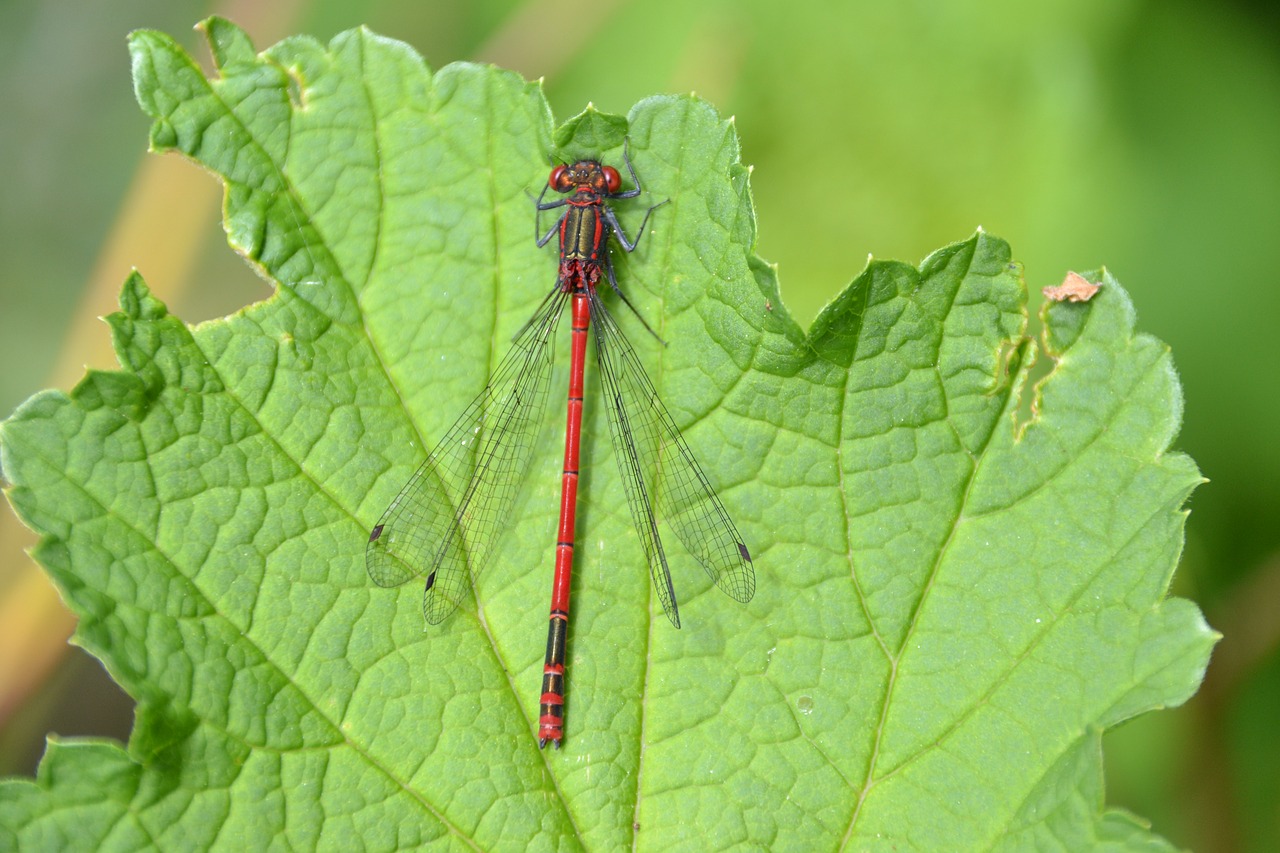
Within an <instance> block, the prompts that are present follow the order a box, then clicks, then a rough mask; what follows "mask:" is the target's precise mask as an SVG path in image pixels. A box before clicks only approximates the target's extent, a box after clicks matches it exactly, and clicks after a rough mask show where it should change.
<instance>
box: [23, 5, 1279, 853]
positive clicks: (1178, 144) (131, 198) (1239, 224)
mask: <svg viewBox="0 0 1280 853" xmlns="http://www.w3.org/2000/svg"><path fill="white" fill-rule="evenodd" d="M213 13H217V14H222V15H225V16H227V17H230V18H232V19H233V20H235V21H237V23H239V24H240V25H241V26H243V27H244V28H245V29H247V30H248V31H249V33H250V34H251V35H252V36H253V37H254V39H255V40H256V42H257V44H258V45H259V47H266V46H268V45H269V44H271V43H272V42H274V41H275V40H277V39H279V38H281V37H283V36H285V35H288V34H291V33H297V32H302V33H309V34H312V35H315V36H317V37H319V38H321V39H324V40H327V39H328V38H330V37H332V36H333V35H334V34H335V33H337V32H339V31H340V30H343V29H347V28H349V27H352V26H355V25H357V24H361V23H363V24H367V25H368V26H370V27H371V28H372V29H374V30H376V31H378V32H380V33H382V34H384V35H387V36H391V37H394V38H398V39H401V40H403V41H406V42H408V43H410V44H412V45H413V46H414V47H415V48H416V49H417V50H418V51H419V52H421V53H422V54H423V55H424V56H425V57H426V59H427V61H428V63H429V64H430V65H431V66H432V67H437V68H438V67H440V66H441V65H444V64H446V63H448V62H452V61H454V60H462V59H469V60H484V61H489V62H494V63H497V64H499V65H503V66H506V67H509V68H513V69H515V70H517V71H519V72H521V73H522V74H524V75H525V76H526V77H528V78H531V79H532V78H539V77H542V78H544V79H545V84H546V92H547V95H548V97H549V98H550V100H551V104H552V107H553V108H554V110H555V112H556V115H557V117H558V118H559V119H561V120H563V119H565V118H568V117H569V116H571V115H573V114H575V113H576V112H578V111H579V110H580V109H581V108H582V107H583V106H584V105H585V104H586V103H587V102H588V101H591V102H594V103H595V104H596V105H597V106H598V107H600V108H601V109H603V110H606V111H612V112H619V113H625V112H626V111H627V110H628V109H629V107H630V106H631V105H632V104H633V103H634V102H635V101H636V100H637V99H639V98H641V97H644V96H646V95H649V94H652V93H656V92H685V91H691V90H692V91H696V92H697V93H698V94H700V95H702V96H704V97H706V98H707V99H709V100H710V101H712V102H713V103H715V104H716V105H717V106H718V107H719V109H720V110H721V112H722V114H724V115H726V116H728V115H735V116H736V117H737V128H738V132H739V134H740V137H741V140H742V151H743V160H744V161H745V162H746V163H748V164H751V165H754V167H755V171H754V174H753V178H752V187H753V190H754V193H755V201H756V207H757V213H758V215H759V225H760V230H759V234H760V242H759V252H760V254H761V255H762V256H763V257H765V258H766V259H768V260H770V261H774V262H777V263H778V264H779V265H780V274H781V281H782V288H783V296H784V299H785V301H786V306H787V308H788V309H789V310H790V311H791V312H792V313H793V314H794V315H796V317H797V318H798V319H799V320H800V321H801V322H802V323H803V324H806V325H807V323H808V322H809V321H810V320H811V319H812V318H813V316H814V315H815V314H816V313H817V311H818V310H819V308H820V307H821V306H822V305H823V304H824V303H825V302H826V300H828V299H829V298H830V297H832V296H833V295H834V294H835V293H836V292H838V291H839V290H840V289H841V288H842V287H843V286H844V285H845V284H846V283H847V282H848V281H849V280H850V279H851V278H852V277H853V276H854V275H855V274H856V273H857V272H858V271H859V270H860V269H861V268H862V266H863V264H864V263H865V260H866V257H867V255H868V254H875V255H876V256H880V257H892V258H899V259H902V260H909V261H913V262H914V261H919V260H920V259H921V258H922V257H923V256H924V255H925V254H927V253H928V252H930V251H931V250H933V249H935V248H937V247H939V246H942V245H943V244H945V243H948V242H952V241H954V240H958V239H962V238H964V237H966V236H968V235H969V234H970V233H972V231H973V230H974V228H976V227H977V226H979V225H980V226H982V227H984V228H986V229H987V230H988V231H991V232H992V233H995V234H997V235H999V236H1001V237H1004V238H1006V239H1008V240H1009V241H1010V242H1011V243H1012V245H1013V248H1014V253H1015V256H1016V257H1017V258H1019V259H1020V260H1021V261H1023V262H1024V264H1025V265H1026V273H1027V281H1028V285H1029V287H1030V288H1031V291H1032V293H1033V300H1038V293H1039V289H1040V287H1042V286H1044V285H1048V284H1057V283H1058V282H1059V281H1060V280H1061V279H1062V277H1063V275H1064V273H1065V272H1066V271H1067V270H1068V269H1076V270H1087V269H1092V268H1096V267H1098V266H1100V265H1102V264H1106V265H1107V266H1109V267H1110V268H1111V270H1112V271H1113V272H1114V273H1115V274H1116V275H1117V276H1118V277H1119V278H1120V280H1121V281H1122V282H1124V284H1125V285H1126V287H1128V289H1129V290H1130V291H1131V293H1132V294H1133V298H1134V301H1135V302H1136V304H1137V307H1138V312H1139V328H1140V329H1141V330H1143V331H1145V332H1149V333H1151V334H1154V335H1156V336H1158V337H1160V338H1161V339H1163V340H1164V341H1166V342H1167V343H1169V344H1170V345H1171V346H1172V348H1173V353H1174V358H1175V361H1176V363H1177V366H1178V368H1179V370H1180V372H1181V375H1182V378H1183V381H1184V388H1185V395H1186V417H1185V427H1184V429H1183V431H1182V434H1181V436H1180V437H1179V439H1178V441H1177V447H1178V448H1179V449H1181V450H1185V451H1187V452H1188V453H1190V454H1191V455H1192V456H1193V457H1194V458H1195V459H1196V461H1197V462H1198V463H1199V465H1200V467H1201V470H1202V471H1203V472H1204V473H1205V475H1206V476H1207V477H1209V478H1210V479H1211V481H1212V482H1210V483H1209V484H1208V485H1205V486H1203V487H1201V488H1200V489H1199V490H1198V491H1197V492H1196V493H1195V495H1194V496H1193V497H1192V499H1191V509H1192V510H1193V512H1192V515H1191V518H1190V522H1189V525H1188V527H1187V548H1186V551H1185V554H1184V557H1183V562H1182V566H1181V568H1180V570H1179V573H1178V575H1177V577H1176V579H1175V583H1174V591H1175V592H1176V593H1177V594H1180V595H1186V596H1190V597H1192V598H1194V599H1196V600H1197V601H1198V602H1199V603H1200V604H1201V606H1202V607H1203V608H1204V610H1205V612H1206V614H1207V616H1208V617H1209V620H1210V622H1211V623H1212V624H1213V625H1214V627H1216V628H1217V629H1218V630H1220V631H1222V632H1223V633H1224V634H1225V635H1226V638H1225V640H1224V641H1223V642H1222V644H1221V645H1220V646H1219V648H1218V650H1217V651H1216V653H1215V656H1214V660H1213V665H1212V667H1211V668H1210V672H1209V676H1208V679H1207V681H1206V683H1205V686H1204V687H1203V689H1202V690H1201V692H1200V694H1199V695H1198V696H1197V697H1196V698H1195V699H1194V700H1192V701H1191V702H1190V703H1189V704H1188V705H1187V706H1185V707H1183V708H1180V709H1177V710H1175V711H1168V712H1163V713H1159V714H1149V715H1147V716H1146V717H1144V718H1141V719H1138V720H1136V721H1133V722H1131V723H1129V724H1127V725H1125V726H1123V727H1121V728H1120V729H1118V730H1116V731H1115V732H1113V733H1111V734H1109V735H1108V736H1107V740H1106V750H1107V756H1106V767H1107V777H1108V778H1107V783H1108V790H1107V799H1108V801H1109V802H1111V803H1114V804H1119V805H1124V806H1127V807H1129V808H1131V809H1133V810H1134V811H1135V812H1137V813H1138V814H1140V815H1143V816H1145V817H1147V818H1149V819H1150V820H1151V821H1152V822H1153V824H1154V826H1155V828H1156V829H1157V830H1158V831H1159V832H1160V833H1162V834H1164V835H1165V836H1166V837H1168V838H1169V839H1171V840H1173V841H1174V842H1176V843H1178V844H1181V845H1185V846H1190V847H1194V848H1196V849H1198V850H1258V851H1263V850H1277V849H1280V773H1278V772H1277V770H1276V768H1277V766H1280V726H1277V725H1276V723H1277V722H1280V655H1277V653H1276V648H1277V644H1278V642H1280V606H1277V605H1280V547H1278V546H1280V526H1278V525H1277V523H1276V515H1277V508H1280V441H1278V440H1277V439H1278V438H1280V395H1277V394H1276V393H1274V389H1275V387H1276V384H1277V375H1278V374H1280V369H1278V368H1280V349H1278V348H1277V347H1276V345H1275V343H1274V342H1273V339H1272V337H1271V335H1272V334H1273V329H1274V326H1275V324H1276V320H1277V319H1278V318H1280V282H1278V281H1277V278H1278V277H1280V276H1277V273H1276V270H1277V269H1280V227H1278V226H1280V213H1277V206H1278V205H1280V11H1278V10H1277V8H1276V5H1275V4H1273V3H1265V2H1262V0H1256V2H1249V0H1235V2H1219V3H1207V2H1200V3H1196V2H1189V0H1183V1H1182V2H1178V0H1173V2H1154V0H1146V2H1144V0H1132V2H1117V0H1072V2H1069V3H1068V2H1045V3H1038V4H1030V3H1025V2H1015V0H985V2H951V3H941V2H939V3H901V4H883V3H869V2H834V0H833V1H832V2H818V0H791V2H786V3H778V2H774V0H733V2H730V0H720V2H701V3H699V2H690V0H645V1H644V2H626V0H589V2H588V0H528V2H521V0H481V2H471V3H467V4H461V3H455V2H446V0H429V1H428V2H421V1H419V2H410V0H385V2H375V0H363V2H361V0H342V2H338V0H310V2H306V0H276V2H272V3H255V2H251V0H239V2H224V3H208V2H193V0H165V2H143V0H112V2H110V3H84V2H74V0H3V2H0V116H3V119H0V170H2V172H0V186H2V187H3V191H2V192H0V242H2V245H0V270H2V273H0V275H2V279H0V363H2V364H3V365H4V367H5V369H4V370H3V371H0V415H3V414H7V413H8V412H10V411H12V409H13V408H14V407H15V406H17V405H18V404H19V403H20V402H21V401H22V400H23V399H25V398H26V397H27V396H29V395H30V394H32V393H34V392H35V391H37V390H39V389H41V388H43V387H46V386H56V387H62V388H69V387H70V386H71V385H72V384H73V383H74V382H75V381H76V379H77V378H78V376H79V375H80V374H81V372H82V369H83V366H84V365H85V364H86V363H88V364H91V365H93V366H97V367H104V368H107V367H111V366H113V361H112V359H111V357H110V351H109V349H108V346H107V330H106V327H105V326H104V325H102V324H101V323H99V322H96V321H95V320H94V319H93V318H94V317H96V316H97V315H101V314H105V313H107V312H109V311H110V310H112V308H113V305H114V299H115V293H116V291H117V289H118V287H119V285H120V283H121V282H122V281H123V279H124V277H125V276H126V274H127V273H128V271H129V267H130V266H137V267H138V268H140V269H141V270H142V272H143V274H144V275H145V276H146V277H147V279H148V281H149V283H150V284H151V286H152V287H153V288H154V289H155V290H156V291H157V293H158V294H159V295H160V296H161V297H162V298H164V299H165V300H166V301H168V302H169V304H170V307H171V308H172V309H173V310H174V311H175V313H177V314H178V315H179V316H182V317H184V318H185V319H187V320H188V321H193V322H194V321H199V320H204V319H208V318H211V317H215V316H219V315H220V314H222V313H225V312H228V311H231V310H234V309H235V308H237V307H239V306H240V305H242V304H244V303H245V302H247V301H251V300H254V299H258V298H261V297H263V296H265V295H266V294H267V293H268V289H267V286H266V284H265V283H264V282H262V281H261V280H259V279H258V278H256V277H255V275H254V274H253V273H252V272H251V271H250V270H249V268H248V267H246V266H245V265H243V264H242V263H241V262H240V261H239V259H238V258H237V257H236V256H235V255H233V254H232V253H231V252H230V251H229V250H227V248H226V245H225V243H224V242H223V235H222V231H221V228H220V227H219V224H218V205H219V202H220V188H219V186H218V184H217V183H216V182H215V181H214V179H212V178H211V177H209V176H208V175H205V174H203V173H201V172H200V171H199V170H198V169H195V168H193V167H191V166H189V165H187V164H185V163H182V162H181V161H179V160H177V159H176V158H157V157H147V155H145V153H144V150H145V147H146V133H147V128H148V122H147V120H146V119H145V118H144V117H143V115H142V114H141V112H140V111H139V110H138V108H137V106H136V105H135V103H134V101H133V96H132V89H131V86H130V81H129V67H128V57H127V54H126V52H125V34H126V33H127V32H128V31H129V30H131V29H133V28H137V27H154V28H158V29H162V30H165V31H167V32H169V33H171V34H174V35H176V36H177V37H179V38H180V39H183V40H184V41H185V43H186V44H187V45H188V47H189V48H190V49H192V50H193V51H195V52H196V55H197V56H200V57H205V56H207V53H206V52H205V51H204V49H203V46H202V45H201V44H200V41H199V39H198V37H197V34H196V33H194V32H192V30H191V27H192V24H194V23H195V22H196V21H198V20H200V19H202V18H204V17H205V16H207V15H209V14H213ZM1268 389H1273V390H1268ZM3 516H4V518H3V521H2V522H0V537H2V538H0V773H19V772H21V773H29V772H31V769H32V768H33V766H34V763H35V761H36V760H37V759H38V757H39V755H40V752H41V750H42V749H43V738H44V736H45V734H46V732H50V731H56V732H59V733H61V734H64V735H72V734H89V733H91V734H113V735H115V736H117V737H127V733H128V728H129V725H130V722H131V720H130V704H129V702H128V700H127V699H126V698H125V697H123V696H121V695H120V694H119V692H118V691H115V690H114V689H113V688H112V686H111V685H110V682H109V680H108V679H107V678H106V676H105V675H104V674H103V673H102V671H101V667H100V666H99V665H98V664H97V663H96V662H95V661H93V660H92V659H89V658H87V657H86V656H85V655H83V653H80V652H78V651H72V652H70V653H68V652H67V649H66V646H65V645H64V643H63V640H64V638H65V636H66V634H67V633H68V631H69V630H70V624H71V623H70V621H69V619H68V617H67V616H66V615H65V614H64V613H61V612H60V611H59V609H58V607H57V605H56V597H55V596H51V595H50V594H49V593H48V591H47V587H46V586H45V585H44V583H43V581H42V578H41V576H40V575H39V573H38V572H37V571H36V570H34V569H33V568H32V567H31V564H30V562H29V560H27V558H26V557H24V556H23V554H22V553H21V549H22V548H23V547H26V546H29V545H30V544H31V542H32V539H31V537H30V535H29V534H27V533H26V532H25V531H23V530H21V529H20V527H19V525H17V523H16V522H15V521H14V519H13V517H12V514H11V513H9V512H8V511H7V510H5V511H4V512H3Z"/></svg>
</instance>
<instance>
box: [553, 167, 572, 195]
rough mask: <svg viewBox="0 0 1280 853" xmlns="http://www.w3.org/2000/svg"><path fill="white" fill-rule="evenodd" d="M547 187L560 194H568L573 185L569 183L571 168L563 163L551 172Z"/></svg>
mask: <svg viewBox="0 0 1280 853" xmlns="http://www.w3.org/2000/svg"><path fill="white" fill-rule="evenodd" d="M547 186H549V187H551V189H553V190H555V191H556V192H559V193H564V192H568V191H569V189H570V188H571V187H572V186H573V184H572V183H571V182H570V181H569V167H568V166H566V165H564V164H563V163H562V164H560V165H559V166H556V167H555V168H554V169H552V170H551V177H550V178H547Z"/></svg>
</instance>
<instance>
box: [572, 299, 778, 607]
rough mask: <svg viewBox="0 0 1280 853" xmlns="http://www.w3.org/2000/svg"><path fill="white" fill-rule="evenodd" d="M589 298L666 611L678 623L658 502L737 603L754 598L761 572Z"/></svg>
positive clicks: (624, 458) (618, 449)
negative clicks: (659, 521) (658, 521)
mask: <svg viewBox="0 0 1280 853" xmlns="http://www.w3.org/2000/svg"><path fill="white" fill-rule="evenodd" d="M590 298H591V327H592V329H593V330H594V332H595V342H596V356H597V358H598V359H599V362H600V383H601V385H602V387H603V389H604V397H605V406H606V408H607V409H608V410H609V427H610V431H611V432H612V434H613V450H614V455H616V456H617V458H618V465H619V466H620V467H621V469H622V483H623V486H624V488H625V490H626V493H627V503H628V504H629V505H630V507H631V517H632V519H633V520H634V521H635V525H636V531H637V532H638V533H639V535H640V541H641V543H642V544H643V546H644V552H645V558H646V559H647V560H648V562H649V574H650V575H651V576H652V577H653V585H654V587H655V588H656V589H657V592H658V599H659V600H660V601H661V602H662V609H663V610H664V611H666V614H667V618H669V619H670V620H671V622H672V624H674V625H675V626H676V627H677V628H679V627H680V614H679V608H678V605H677V603H676V594H675V588H674V587H673V586H672V584H671V572H670V571H669V570H668V568H667V556H666V552H665V551H664V550H663V547H662V539H661V538H660V537H659V535H658V526H657V519H656V518H655V515H654V511H653V508H654V507H655V506H656V507H657V508H658V515H660V516H661V517H662V519H663V520H664V521H665V522H666V523H667V524H669V525H670V526H671V528H672V529H673V530H675V532H676V536H677V537H678V538H679V539H680V541H681V543H683V544H684V547H685V548H686V549H688V551H689V553H690V554H692V555H693V556H694V557H695V558H696V559H697V560H698V562H699V563H701V564H702V568H704V569H705V570H706V572H707V575H708V576H709V577H710V578H711V580H712V581H713V582H714V583H715V585H716V586H718V587H719V588H720V589H722V590H724V592H726V593H728V594H729V595H730V596H732V597H733V598H734V599H735V600H737V601H741V602H744V603H745V602H748V601H750V600H751V597H752V596H753V595H754V594H755V591H756V574H755V569H754V567H753V566H752V565H751V555H750V554H749V553H748V552H747V546H746V545H744V544H743V542H742V536H741V535H739V533H738V529H737V528H736V527H734V525H733V521H732V519H730V518H729V513H728V512H726V511H725V508H724V505H723V504H722V503H720V499H719V498H718V497H716V493H715V491H714V490H713V489H712V488H711V484H710V483H709V482H707V478H706V475H705V474H703V473H702V468H701V467H699V465H698V462H697V460H696V459H694V457H693V453H692V451H690V450H689V445H688V444H687V443H686V442H685V440H684V438H683V437H681V435H680V431H679V430H678V429H677V428H676V425H675V421H673V420H672V419H671V415H670V414H669V413H668V412H667V409H666V407H665V406H663V405H662V401H661V400H659V399H658V394H657V391H655V390H654V387H653V383H652V382H650V381H649V377H648V375H647V374H646V373H645V372H644V368H643V367H642V366H641V364H640V359H639V358H638V357H637V356H636V354H635V350H633V349H632V348H631V344H630V343H628V342H627V339H626V338H625V337H623V335H622V331H621V330H620V329H619V328H618V326H617V324H616V323H615V322H614V320H613V317H612V316H610V314H609V312H608V311H607V310H605V307H604V303H603V302H602V301H601V300H600V296H599V294H597V293H596V292H595V291H594V290H591V291H590Z"/></svg>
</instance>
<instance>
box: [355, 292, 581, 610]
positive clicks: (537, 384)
mask: <svg viewBox="0 0 1280 853" xmlns="http://www.w3.org/2000/svg"><path fill="white" fill-rule="evenodd" d="M566 298H567V294H564V293H563V292H561V290H560V288H558V287H557V288H556V289H555V290H553V291H552V292H551V293H550V294H548V295H547V298H546V300H544V301H543V303H542V307H541V308H539V309H538V312H537V313H536V314H535V315H534V317H533V319H531V320H530V321H529V322H528V323H527V324H526V325H525V327H524V328H523V329H521V331H520V333H519V334H518V335H517V336H516V339H515V341H514V343H513V344H512V346H511V350H510V351H509V352H508V353H507V354H506V355H505V356H504V357H503V359H502V362H501V363H500V364H499V365H498V368H497V370H495V371H494V373H493V375H492V376H491V377H490V379H489V384H488V385H486V386H485V388H484V390H483V391H481V392H480V395H479V396H478V397H476V399H475V400H474V401H473V402H472V403H471V405H470V406H468V407H467V410H466V411H465V412H463V413H462V417H460V418H458V420H457V422H456V423H455V424H454V425H453V426H452V427H450V428H449V431H448V432H447V433H446V434H445V436H444V438H442V439H441V440H440V443H439V444H437V445H436V447H435V449H434V450H432V451H431V455H430V456H428V457H427V461H425V462H423V463H422V465H421V467H419V468H418V470H417V471H416V472H414V474H413V476H412V477H410V478H409V482H408V483H406V484H405V486H404V488H403V489H401V490H400V494H399V495H397V496H396V499H395V500H393V501H392V502H391V505H390V506H388V507H387V511H386V512H384V513H383V514H382V518H381V519H380V520H379V521H378V523H377V525H375V526H374V528H373V531H372V532H371V533H370V534H369V544H368V546H367V548H366V550H365V566H366V568H367V569H368V571H369V577H370V578H372V579H373V582H374V583H376V584H378V585H379V586H399V585H400V584H402V583H404V582H406V581H408V580H410V579H411V578H414V577H417V576H418V575H421V574H423V573H424V572H426V573H427V582H426V590H425V594H424V596H423V603H422V609H423V614H424V615H425V616H426V619H427V621H428V622H430V623H431V624H433V625H434V624H437V623H439V622H441V621H443V620H444V618H445V617H446V616H448V615H449V614H450V613H452V612H453V611H454V610H455V609H456V608H457V606H458V603H459V601H460V600H461V599H462V596H463V595H465V594H466V592H467V590H468V588H469V587H470V585H471V583H472V582H474V580H475V578H476V577H477V576H478V575H479V574H480V572H481V571H482V570H483V569H484V567H485V565H486V563H487V562H488V560H489V557H490V555H491V553H492V551H493V548H492V546H493V542H494V540H495V539H496V538H498V535H499V534H500V533H501V527H500V524H502V523H503V522H507V521H509V520H510V514H511V507H512V504H513V503H514V501H515V497H516V493H517V492H518V491H519V488H520V483H521V482H522V481H523V480H524V479H525V474H526V472H527V471H528V469H529V461H530V457H531V454H532V450H533V443H534V441H535V440H536V438H537V434H538V429H539V426H540V425H541V423H542V415H543V412H544V411H545V410H546V401H547V386H548V385H549V384H550V379H551V364H552V361H553V356H554V349H555V346H554V343H555V328H556V323H557V321H558V320H559V318H560V314H561V309H563V307H564V303H565V299H566Z"/></svg>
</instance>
